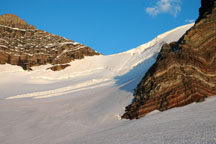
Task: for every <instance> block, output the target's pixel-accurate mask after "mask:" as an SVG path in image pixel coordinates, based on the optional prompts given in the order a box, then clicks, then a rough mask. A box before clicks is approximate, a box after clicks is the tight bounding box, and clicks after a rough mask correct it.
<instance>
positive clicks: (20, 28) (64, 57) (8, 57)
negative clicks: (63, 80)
mask: <svg viewBox="0 0 216 144" xmlns="http://www.w3.org/2000/svg"><path fill="white" fill-rule="evenodd" d="M93 55H99V53H97V52H95V51H94V50H93V49H91V48H89V47H87V46H85V45H83V44H80V43H77V42H74V41H72V40H69V39H66V38H63V37H60V36H57V35H53V34H50V33H48V32H45V31H42V30H38V29H36V28H35V27H34V26H32V25H28V24H27V23H26V22H25V21H23V20H22V19H20V18H19V17H17V16H15V15H12V14H6V15H1V16H0V64H5V63H9V64H12V65H19V66H21V67H23V69H25V70H30V69H31V67H32V66H39V65H44V64H52V65H53V66H52V67H51V68H50V69H52V70H61V69H64V68H66V67H67V66H69V64H67V63H69V62H71V61H72V60H75V59H82V58H84V57H85V56H93Z"/></svg>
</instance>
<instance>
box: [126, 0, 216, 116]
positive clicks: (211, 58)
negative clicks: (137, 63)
mask: <svg viewBox="0 0 216 144" xmlns="http://www.w3.org/2000/svg"><path fill="white" fill-rule="evenodd" d="M214 95H216V0H202V1H201V8H200V10H199V18H198V19H197V21H196V23H195V25H194V26H193V27H192V28H191V29H190V30H188V31H187V32H186V33H185V34H184V35H183V36H182V37H181V38H180V39H179V41H177V42H173V43H170V44H164V45H163V46H162V49H161V51H160V53H159V55H158V57H157V60H156V62H155V63H154V64H153V65H152V67H151V68H150V69H149V70H148V72H147V73H146V74H145V76H144V77H143V79H142V80H141V82H140V83H139V84H138V86H137V87H136V89H135V92H134V99H133V102H132V104H130V105H129V106H127V107H126V111H125V114H124V115H123V116H122V118H127V119H137V118H140V117H143V116H145V115H146V114H148V113H149V112H151V111H154V110H159V111H164V110H167V109H171V108H174V107H180V106H184V105H188V104H190V103H193V102H201V101H203V100H204V99H205V98H207V97H210V96H214Z"/></svg>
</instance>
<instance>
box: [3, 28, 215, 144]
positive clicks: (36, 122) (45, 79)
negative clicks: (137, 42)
mask: <svg viewBox="0 0 216 144" xmlns="http://www.w3.org/2000/svg"><path fill="white" fill-rule="evenodd" d="M192 25H193V24H189V25H185V26H181V27H178V28H176V29H174V30H171V31H169V32H166V33H164V34H161V35H159V36H157V37H156V38H155V39H153V40H152V41H150V42H148V43H146V44H143V45H141V46H138V47H137V48H134V49H131V50H129V51H126V52H123V53H119V54H114V55H108V56H104V55H98V56H92V57H85V58H84V59H82V60H75V61H72V62H71V63H70V65H71V66H70V67H67V68H66V69H64V70H62V71H56V72H54V71H51V70H47V68H49V67H50V65H43V66H39V67H33V68H32V69H33V71H24V70H23V69H22V68H21V67H18V66H13V65H8V64H6V65H0V92H1V93H0V143H1V144H14V143H17V144H101V143H103V144H121V143H122V144H133V143H134V144H135V143H136V144H140V143H151V144H152V143H166V144H167V143H216V123H215V121H216V105H215V102H216V98H209V99H208V100H207V101H205V102H203V103H196V104H195V103H194V104H192V105H190V106H186V107H182V108H175V109H172V110H168V111H165V112H158V111H154V112H152V113H150V114H149V115H147V116H146V117H144V118H141V119H139V120H132V121H130V120H124V119H121V115H122V114H123V112H124V108H125V106H127V105H128V104H129V103H130V102H131V100H132V99H133V89H134V88H135V87H136V85H137V84H138V83H139V82H140V80H141V79H142V77H143V75H144V74H145V72H146V71H147V70H148V69H149V67H150V66H151V65H152V64H153V63H154V62H155V59H156V57H157V54H158V52H159V51H160V49H161V46H162V45H163V44H164V43H170V42H173V41H176V40H178V39H179V38H180V37H181V36H182V35H183V34H184V33H185V32H186V31H187V30H188V29H189V28H190V27H191V26H192Z"/></svg>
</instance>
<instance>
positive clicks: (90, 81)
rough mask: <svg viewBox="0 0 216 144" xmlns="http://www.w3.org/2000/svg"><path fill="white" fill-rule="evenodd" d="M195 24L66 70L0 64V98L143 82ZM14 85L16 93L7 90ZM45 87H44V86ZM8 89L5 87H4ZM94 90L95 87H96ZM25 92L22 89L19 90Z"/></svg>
mask: <svg viewBox="0 0 216 144" xmlns="http://www.w3.org/2000/svg"><path fill="white" fill-rule="evenodd" d="M191 26H192V25H191V24H190V25H186V26H182V27H179V28H176V29H174V30H171V31H169V32H166V33H164V34H162V35H159V36H158V37H156V38H155V39H154V40H152V41H151V42H149V43H147V44H144V45H141V46H139V47H137V48H135V49H132V50H129V51H127V52H124V53H119V54H115V55H109V56H103V55H99V56H93V57H86V58H85V59H82V60H76V61H73V62H71V63H70V65H71V66H70V67H68V68H66V69H65V70H63V71H58V72H52V71H51V70H46V68H48V67H50V66H49V65H46V66H40V67H33V69H34V71H31V72H26V71H23V70H21V69H20V68H19V67H15V66H10V65H0V69H1V72H0V74H1V76H2V78H1V81H2V83H1V85H3V86H2V87H1V88H2V89H1V91H2V92H3V94H2V95H1V96H0V98H1V99H2V98H6V97H8V99H12V98H21V97H33V98H43V97H51V96H59V95H62V94H65V92H66V93H71V92H73V91H74V90H76V91H77V90H78V89H80V90H83V87H86V86H93V85H95V84H96V85H97V87H98V86H99V84H102V85H103V83H107V82H108V83H110V82H112V83H115V85H119V84H122V83H124V82H127V81H131V80H134V81H136V82H135V84H136V83H137V82H139V81H140V76H143V75H144V73H145V71H146V70H147V69H148V68H149V67H150V66H151V65H152V64H153V63H154V61H155V58H156V55H157V53H158V52H159V51H160V48H161V46H162V45H163V44H164V43H165V42H167V43H169V42H172V41H176V40H178V39H179V37H180V36H182V35H183V34H184V32H185V31H186V30H187V29H189V28H190V27H191ZM11 85H14V86H13V91H9V90H8V89H7V87H10V86H11ZM41 85H43V86H41ZM5 87H6V88H5ZM93 88H94V87H93ZM20 89H22V90H20Z"/></svg>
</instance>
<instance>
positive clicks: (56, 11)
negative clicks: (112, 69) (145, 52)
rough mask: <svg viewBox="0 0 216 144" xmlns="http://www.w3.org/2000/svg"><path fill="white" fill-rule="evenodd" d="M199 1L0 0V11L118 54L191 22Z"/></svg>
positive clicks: (97, 48) (97, 49)
mask: <svg viewBox="0 0 216 144" xmlns="http://www.w3.org/2000/svg"><path fill="white" fill-rule="evenodd" d="M200 3H201V0H1V6H0V14H6V13H12V14H16V15H17V16H19V17H20V18H22V19H24V20H25V21H26V22H27V23H28V24H31V25H34V26H36V27H37V28H38V29H42V30H45V31H48V32H50V33H52V34H56V35H60V36H63V37H66V38H69V39H71V40H73V41H77V42H80V43H83V44H85V45H87V46H90V47H91V48H93V49H95V50H96V51H98V52H101V53H103V54H105V55H108V54H114V53H119V52H123V51H126V50H129V49H132V48H135V47H137V46H139V45H141V44H144V43H146V42H148V41H150V40H152V39H153V38H154V37H156V36H157V35H159V34H161V33H163V32H166V31H168V30H171V29H173V28H175V27H178V26H181V25H185V24H187V23H190V22H192V21H193V20H196V18H197V17H198V9H199V7H200Z"/></svg>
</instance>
